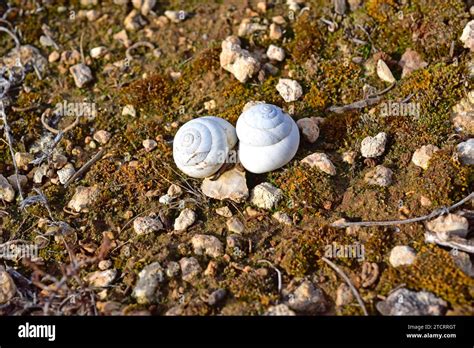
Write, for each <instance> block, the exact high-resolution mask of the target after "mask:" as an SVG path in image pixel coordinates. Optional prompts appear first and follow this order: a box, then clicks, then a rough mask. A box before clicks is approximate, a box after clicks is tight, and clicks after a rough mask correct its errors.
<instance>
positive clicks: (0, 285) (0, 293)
mask: <svg viewBox="0 0 474 348" xmlns="http://www.w3.org/2000/svg"><path fill="white" fill-rule="evenodd" d="M15 293H16V286H15V282H14V281H13V279H12V277H10V275H9V274H8V272H7V271H6V270H5V268H4V267H3V266H0V304H4V303H7V302H8V301H10V300H11V299H12V298H13V297H14V296H15Z"/></svg>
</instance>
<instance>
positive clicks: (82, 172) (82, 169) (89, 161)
mask: <svg viewBox="0 0 474 348" xmlns="http://www.w3.org/2000/svg"><path fill="white" fill-rule="evenodd" d="M104 152H105V148H102V149H101V150H100V151H99V152H97V153H96V154H95V155H94V157H92V158H91V159H90V160H88V161H87V162H86V164H84V165H83V166H82V167H81V169H79V170H78V171H77V172H75V173H74V175H73V176H71V177H70V178H69V179H68V181H66V183H65V184H64V187H68V186H69V184H70V183H72V182H74V181H75V180H76V179H77V178H79V177H80V176H81V175H82V174H84V173H85V172H86V171H87V170H88V169H89V168H90V167H91V166H92V165H93V164H94V163H95V162H97V161H98V160H99V159H100V158H101V157H102V155H103V154H104Z"/></svg>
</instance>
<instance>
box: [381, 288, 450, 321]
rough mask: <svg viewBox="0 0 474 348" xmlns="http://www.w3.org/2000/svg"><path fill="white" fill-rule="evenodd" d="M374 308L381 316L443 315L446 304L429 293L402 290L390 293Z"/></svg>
mask: <svg viewBox="0 0 474 348" xmlns="http://www.w3.org/2000/svg"><path fill="white" fill-rule="evenodd" d="M376 307H377V309H378V311H379V312H380V313H381V314H382V315H397V316H398V315H444V314H445V312H446V309H447V303H446V301H444V300H442V299H440V298H438V297H436V296H435V295H433V294H432V293H430V292H427V291H419V292H415V291H411V290H408V289H405V288H403V289H398V290H396V291H394V292H392V293H391V294H390V295H389V296H388V297H387V298H386V299H385V300H384V301H381V302H379V303H377V305H376Z"/></svg>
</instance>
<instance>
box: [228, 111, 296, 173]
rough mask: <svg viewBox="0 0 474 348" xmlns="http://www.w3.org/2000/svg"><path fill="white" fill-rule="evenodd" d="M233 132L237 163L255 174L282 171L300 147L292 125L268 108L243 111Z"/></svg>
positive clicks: (279, 113)
mask: <svg viewBox="0 0 474 348" xmlns="http://www.w3.org/2000/svg"><path fill="white" fill-rule="evenodd" d="M236 129H237V137H238V138H239V141H240V143H239V159H240V162H241V163H242V165H243V166H244V168H245V169H247V170H248V171H249V172H252V173H256V174H260V173H266V172H269V171H272V170H275V169H277V168H280V167H283V166H284V165H285V164H287V163H288V162H289V161H291V159H292V158H293V157H294V156H295V154H296V151H297V150H298V146H299V143H300V133H299V131H298V126H297V125H296V123H295V121H293V119H292V118H291V117H290V116H289V115H288V114H286V113H284V112H283V111H282V110H281V109H280V108H279V107H278V106H275V105H272V104H257V105H255V106H252V107H251V108H249V109H247V110H245V111H244V112H243V113H242V114H241V115H240V117H239V119H238V120H237V126H236Z"/></svg>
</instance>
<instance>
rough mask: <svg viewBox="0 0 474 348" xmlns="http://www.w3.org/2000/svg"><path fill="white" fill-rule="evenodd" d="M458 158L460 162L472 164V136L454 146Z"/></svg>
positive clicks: (473, 146) (473, 159)
mask: <svg viewBox="0 0 474 348" xmlns="http://www.w3.org/2000/svg"><path fill="white" fill-rule="evenodd" d="M456 150H457V153H458V155H459V160H460V161H461V162H462V164H465V165H473V164H474V138H471V139H468V140H467V141H464V142H462V143H459V144H458V145H457V146H456Z"/></svg>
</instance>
